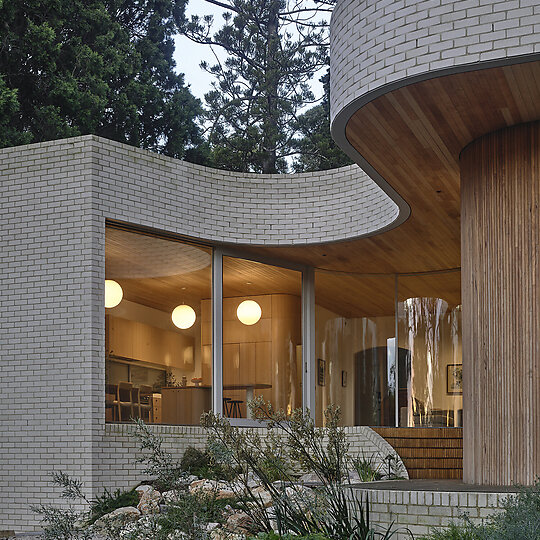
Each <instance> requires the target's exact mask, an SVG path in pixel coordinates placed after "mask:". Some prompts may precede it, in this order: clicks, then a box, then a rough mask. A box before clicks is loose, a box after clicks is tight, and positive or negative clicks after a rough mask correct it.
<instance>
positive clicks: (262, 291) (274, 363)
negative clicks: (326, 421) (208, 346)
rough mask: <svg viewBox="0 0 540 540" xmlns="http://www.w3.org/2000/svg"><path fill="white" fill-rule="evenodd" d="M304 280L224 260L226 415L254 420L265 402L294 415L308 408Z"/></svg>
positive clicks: (268, 267) (244, 262) (286, 271)
mask: <svg viewBox="0 0 540 540" xmlns="http://www.w3.org/2000/svg"><path fill="white" fill-rule="evenodd" d="M301 295H302V274H301V272H298V271H295V270H289V269H286V268H281V267H277V266H271V265H268V264H262V263H259V262H254V261H248V260H245V259H239V258H234V257H224V258H223V411H224V414H225V415H226V416H229V417H232V418H248V417H249V410H248V408H247V402H248V401H250V400H251V399H252V398H253V397H255V396H262V397H263V398H264V399H265V400H266V401H269V402H271V403H272V405H273V406H274V407H276V408H279V409H283V410H285V411H288V412H290V411H291V410H292V409H294V408H298V407H301V406H302V302H301Z"/></svg>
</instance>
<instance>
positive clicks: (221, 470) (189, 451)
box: [180, 446, 236, 480]
mask: <svg viewBox="0 0 540 540" xmlns="http://www.w3.org/2000/svg"><path fill="white" fill-rule="evenodd" d="M215 452H216V449H213V448H209V449H207V450H204V451H203V450H199V449H198V448H195V447H193V446H189V447H188V448H186V451H185V452H184V455H183V456H182V459H181V461H180V467H181V468H182V470H183V471H184V472H186V473H189V474H194V475H196V476H198V477H199V478H209V479H214V480H220V479H222V480H232V479H233V478H234V477H235V476H236V473H235V471H234V470H232V469H231V467H229V466H228V465H227V464H226V463H225V462H224V460H223V457H219V456H216V455H215ZM216 457H217V459H216Z"/></svg>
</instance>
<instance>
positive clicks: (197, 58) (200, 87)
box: [174, 0, 324, 103]
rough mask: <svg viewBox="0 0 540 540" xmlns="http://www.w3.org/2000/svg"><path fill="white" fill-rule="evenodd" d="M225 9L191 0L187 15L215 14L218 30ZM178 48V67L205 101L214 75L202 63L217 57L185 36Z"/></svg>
mask: <svg viewBox="0 0 540 540" xmlns="http://www.w3.org/2000/svg"><path fill="white" fill-rule="evenodd" d="M224 12H225V10H224V9H222V8H220V7H217V6H214V5H213V4H209V3H208V2H205V0H189V3H188V6H187V9H186V16H187V18H188V19H189V18H190V17H191V15H198V16H199V17H204V16H205V15H213V16H214V28H215V30H216V31H217V30H218V29H219V28H221V26H223V13H224ZM175 45H176V50H175V53H174V59H175V60H176V69H177V71H178V72H180V73H184V74H185V82H186V84H189V85H190V88H191V92H192V93H193V95H194V96H196V97H198V98H199V99H200V100H201V101H202V102H203V103H204V94H205V93H206V92H208V91H209V90H210V89H211V86H210V85H211V82H212V80H213V77H212V76H211V75H209V74H208V73H206V72H205V71H203V70H202V69H201V68H200V63H201V62H202V61H203V60H206V61H207V62H208V64H209V65H214V63H215V58H214V56H213V54H212V52H211V51H210V47H209V46H208V45H199V44H198V43H194V42H193V41H191V40H189V39H188V38H186V37H184V36H177V37H176V39H175ZM216 53H218V54H220V55H221V58H222V59H223V58H225V55H224V54H223V52H222V51H219V48H217V50H216ZM323 73H324V71H323V72H321V73H320V74H318V75H315V77H314V81H313V85H312V88H313V92H314V93H315V95H317V96H320V95H321V94H322V85H321V84H320V83H319V78H320V77H321V76H322V75H323Z"/></svg>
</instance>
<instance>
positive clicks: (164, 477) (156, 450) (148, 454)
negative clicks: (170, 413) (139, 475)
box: [133, 418, 186, 491]
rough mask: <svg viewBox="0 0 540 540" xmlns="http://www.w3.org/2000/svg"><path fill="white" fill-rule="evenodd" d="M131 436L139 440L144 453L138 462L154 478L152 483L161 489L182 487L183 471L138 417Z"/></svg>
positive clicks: (161, 442)
mask: <svg viewBox="0 0 540 540" xmlns="http://www.w3.org/2000/svg"><path fill="white" fill-rule="evenodd" d="M134 422H135V431H134V432H133V436H134V437H135V438H136V439H137V440H138V441H139V444H140V446H141V450H143V452H144V454H143V456H142V457H141V458H139V460H138V461H139V462H140V463H143V464H144V465H145V469H144V473H145V474H148V475H149V476H152V477H154V478H155V480H154V485H155V487H156V488H157V489H160V490H162V491H165V490H169V489H175V488H178V487H182V486H183V485H184V484H185V476H186V474H185V472H184V471H183V470H182V467H181V465H180V464H179V463H178V462H176V461H175V460H174V459H173V457H172V456H171V454H170V453H169V452H167V451H166V450H165V449H164V448H163V441H162V439H161V438H160V437H158V436H157V435H156V434H155V433H153V432H152V431H151V430H150V429H149V428H148V426H147V425H146V424H145V423H144V422H143V421H142V420H141V419H140V418H138V419H136V420H135V421H134Z"/></svg>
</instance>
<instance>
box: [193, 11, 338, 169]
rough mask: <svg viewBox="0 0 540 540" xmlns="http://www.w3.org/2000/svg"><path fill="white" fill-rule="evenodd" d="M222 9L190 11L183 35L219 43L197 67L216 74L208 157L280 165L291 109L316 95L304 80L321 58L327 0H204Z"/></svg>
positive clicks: (230, 164) (293, 120)
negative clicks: (220, 17)
mask: <svg viewBox="0 0 540 540" xmlns="http://www.w3.org/2000/svg"><path fill="white" fill-rule="evenodd" d="M207 1H208V2H210V3H212V4H216V5H219V6H221V7H223V8H224V9H226V10H227V12H226V13H225V14H224V20H225V23H224V26H223V27H222V28H221V29H220V30H219V31H218V32H216V33H213V34H212V22H213V20H212V18H211V17H206V18H204V19H203V20H201V19H200V18H198V17H192V20H191V22H190V23H189V24H188V25H187V26H186V30H185V32H186V35H188V37H190V38H191V39H193V40H194V41H197V42H198V43H205V44H207V45H210V46H217V47H221V48H222V49H224V50H225V51H226V54H227V58H226V60H225V61H224V62H218V63H217V64H216V65H213V66H208V65H207V64H205V63H203V64H202V66H203V68H204V69H206V70H207V71H209V72H210V73H211V74H213V75H214V76H215V78H216V81H215V83H214V85H213V90H212V91H210V92H209V93H208V94H207V95H206V96H205V99H206V103H207V111H208V112H207V115H208V123H209V135H208V141H209V144H210V147H211V159H212V163H213V165H215V166H217V167H222V168H226V169H231V170H237V171H255V172H263V173H276V172H284V171H285V170H286V168H287V164H286V158H287V157H288V156H291V155H293V154H294V152H295V148H294V146H295V143H294V136H295V126H297V115H298V111H299V110H300V109H301V108H302V107H305V106H306V104H309V103H314V102H315V98H314V96H313V92H312V91H311V88H310V85H309V82H310V80H311V79H312V77H313V74H314V73H315V72H316V71H317V70H319V69H320V68H321V67H322V66H324V65H326V64H327V37H328V36H327V24H326V22H324V21H318V20H317V19H316V17H317V16H318V14H319V13H320V11H321V10H323V9H324V10H326V11H330V5H331V4H332V3H333V1H332V0H327V1H325V2H318V3H314V2H313V1H311V0H258V1H257V2H253V1H251V0H222V1H217V0H207Z"/></svg>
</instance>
